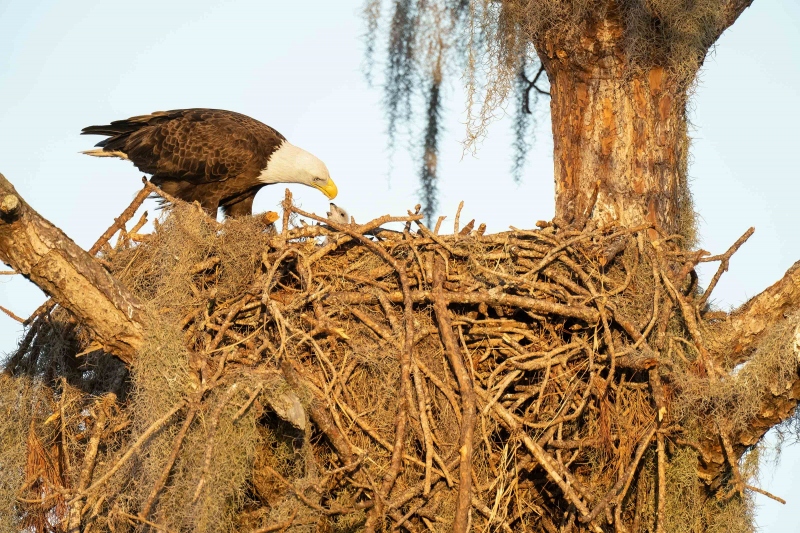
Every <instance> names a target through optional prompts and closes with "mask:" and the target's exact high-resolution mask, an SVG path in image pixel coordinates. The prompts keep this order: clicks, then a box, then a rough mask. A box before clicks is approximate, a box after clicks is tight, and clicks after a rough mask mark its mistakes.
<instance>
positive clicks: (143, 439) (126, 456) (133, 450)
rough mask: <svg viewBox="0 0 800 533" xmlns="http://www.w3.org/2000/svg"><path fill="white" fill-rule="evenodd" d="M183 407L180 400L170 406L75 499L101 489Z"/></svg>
mask: <svg viewBox="0 0 800 533" xmlns="http://www.w3.org/2000/svg"><path fill="white" fill-rule="evenodd" d="M184 406H186V400H180V401H179V402H178V403H176V404H175V405H174V406H172V409H170V410H169V411H167V413H166V414H164V415H163V416H162V417H161V418H159V419H158V420H156V421H155V422H153V423H152V424H150V427H148V428H147V429H146V430H145V432H144V433H142V434H141V435H140V436H139V438H138V439H136V441H135V442H134V443H133V444H132V445H131V446H130V447H129V448H128V450H127V451H126V452H125V453H124V454H123V455H122V457H120V458H119V459H118V460H117V462H116V463H115V464H114V466H112V467H111V468H110V469H109V471H108V472H106V473H105V474H104V475H103V476H102V477H101V478H100V479H98V480H97V481H95V482H94V483H92V486H90V487H89V488H87V489H86V490H83V491H81V492H80V493H79V495H78V496H77V497H78V498H79V497H83V496H85V495H87V494H91V493H92V492H94V491H96V490H97V489H99V488H100V487H102V486H103V485H104V484H105V482H106V481H108V480H109V479H110V478H111V476H113V475H114V474H116V473H117V471H118V470H119V469H120V468H122V465H124V464H125V462H126V461H127V460H128V459H130V458H131V456H133V454H134V453H136V451H137V450H138V449H139V447H140V446H141V445H142V444H144V443H145V442H147V441H148V439H150V437H151V436H152V435H153V433H155V432H156V431H158V430H159V429H161V428H162V427H163V426H164V424H166V423H167V422H169V420H170V419H171V418H172V417H173V416H174V415H175V413H177V412H178V411H180V410H181V409H183V408H184Z"/></svg>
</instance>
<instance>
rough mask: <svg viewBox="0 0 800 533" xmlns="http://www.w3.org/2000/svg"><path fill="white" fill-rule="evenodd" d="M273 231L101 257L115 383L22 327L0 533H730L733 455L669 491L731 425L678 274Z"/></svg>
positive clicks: (665, 242) (403, 240)
mask: <svg viewBox="0 0 800 533" xmlns="http://www.w3.org/2000/svg"><path fill="white" fill-rule="evenodd" d="M284 208H285V212H284V217H283V221H282V222H283V227H282V230H281V231H277V230H276V229H275V227H274V225H273V224H270V223H269V222H270V220H265V218H264V217H263V216H260V217H259V216H257V217H252V218H244V219H236V220H227V221H226V222H225V223H224V224H218V223H217V222H215V221H213V220H211V219H209V218H208V217H207V216H205V215H204V214H203V213H202V212H201V211H200V210H199V209H197V208H196V207H195V206H189V205H184V204H180V205H177V206H176V207H174V208H173V209H171V211H170V213H169V214H168V215H166V216H165V217H162V222H161V223H157V224H156V227H155V230H154V231H153V233H152V234H149V235H139V234H138V233H137V231H138V230H139V228H141V224H139V225H137V227H136V228H134V230H133V231H132V232H131V233H125V232H124V230H123V234H122V236H121V237H120V238H119V239H118V242H117V246H116V248H114V249H112V248H111V247H109V246H106V247H105V250H104V251H103V252H102V253H101V261H103V262H104V264H105V265H107V268H108V269H109V270H110V271H111V272H112V273H113V274H114V275H115V276H116V277H117V278H118V279H119V280H120V281H121V282H123V283H124V284H126V285H127V286H128V287H129V288H130V289H131V290H133V291H134V292H135V294H136V295H137V296H138V297H139V298H140V299H141V300H142V301H143V302H144V305H145V307H146V309H147V310H148V316H149V323H148V324H147V339H146V343H145V347H144V348H143V349H142V351H141V353H139V354H138V356H137V358H136V359H135V362H134V364H133V366H132V367H131V368H126V367H125V366H123V365H122V363H120V362H119V361H118V360H116V359H114V358H112V357H110V356H108V355H106V354H103V353H100V352H98V351H92V350H93V349H94V348H93V347H92V345H91V341H90V335H89V333H88V332H87V331H85V330H84V328H82V327H81V325H80V324H78V323H76V322H75V320H74V318H72V317H71V316H70V315H69V313H67V312H66V311H64V310H62V309H60V308H58V307H56V308H55V309H51V308H50V307H47V308H46V309H45V310H44V311H43V312H40V313H39V314H37V315H36V316H35V318H34V319H33V321H32V323H31V325H30V327H29V329H28V331H27V334H26V336H25V338H24V339H23V341H22V344H21V346H20V348H19V350H18V351H17V352H16V353H15V354H12V356H11V357H10V359H9V360H8V361H7V363H6V373H5V374H3V377H1V378H0V380H2V386H0V390H1V391H2V392H0V412H2V413H3V415H4V418H5V419H6V420H9V423H8V424H5V425H4V426H2V427H0V442H2V443H3V449H2V455H0V499H1V500H2V501H0V508H2V509H0V520H2V523H0V530H2V531H18V530H20V529H25V530H26V531H65V530H67V528H72V529H69V530H70V531H72V530H75V531H77V530H78V528H79V529H80V530H82V531H105V530H111V531H119V532H122V531H133V530H139V529H148V528H150V529H152V530H154V531H262V532H265V531H317V530H319V531H360V530H372V531H374V530H383V529H387V530H388V529H390V528H394V529H400V530H408V531H425V530H433V531H450V530H452V528H453V524H456V525H457V526H458V527H460V528H461V530H466V529H467V528H471V530H473V531H489V530H491V531H495V530H503V531H548V532H551V533H555V532H556V531H612V530H615V531H634V532H639V531H655V528H656V524H657V522H658V523H659V524H660V525H659V528H660V529H661V530H662V531H712V530H715V528H717V529H716V530H720V531H722V530H724V531H750V530H751V528H752V526H751V520H750V504H749V499H748V498H747V497H746V493H745V492H744V491H743V489H744V488H745V482H746V479H747V476H748V471H747V469H746V468H739V467H738V466H737V458H738V455H739V454H740V453H741V450H737V451H736V452H737V454H736V455H735V456H734V455H733V451H732V450H729V448H730V446H726V449H728V450H729V451H731V456H730V457H728V458H727V461H729V462H730V467H729V468H727V469H724V470H725V474H724V475H723V476H721V477H720V476H717V477H715V478H714V479H708V480H707V482H708V483H707V484H704V483H702V482H701V481H700V480H699V478H698V476H697V470H698V467H700V466H702V465H703V464H704V463H703V461H717V462H719V461H726V458H722V459H719V458H710V459H709V458H707V457H703V456H702V454H701V453H699V450H700V449H701V447H700V445H699V444H698V443H699V442H700V441H701V439H702V438H703V437H704V436H707V435H709V434H711V433H713V434H714V435H719V436H720V437H721V438H722V441H723V442H726V439H725V435H727V434H728V432H731V431H734V430H735V428H736V427H737V425H739V424H744V423H747V422H748V420H749V418H750V417H752V416H753V412H754V409H756V407H754V406H753V403H754V402H753V401H750V400H748V398H750V396H748V393H747V390H749V389H747V390H745V389H743V388H742V387H738V388H737V386H736V384H735V383H731V382H730V380H727V381H726V380H724V379H722V377H721V376H723V374H724V373H725V372H727V371H728V370H729V369H728V368H725V364H724V361H723V362H722V363H720V360H719V358H718V357H717V358H712V357H711V355H710V354H709V353H708V350H707V349H706V347H705V344H704V342H703V337H702V335H710V334H712V333H713V328H714V327H715V326H714V324H713V321H709V320H708V318H709V317H710V316H711V315H713V313H712V314H708V315H707V316H706V315H703V313H705V311H707V310H708V309H707V306H706V304H705V303H706V298H707V297H704V296H703V295H701V292H700V291H699V290H698V289H697V287H696V280H697V278H696V276H695V275H694V266H695V265H696V264H697V263H698V262H699V261H700V260H701V258H702V257H703V255H702V254H701V253H696V252H687V251H685V250H683V249H682V248H681V247H680V246H679V243H676V241H675V239H673V238H670V237H669V236H663V235H659V234H658V233H657V232H656V231H655V230H654V229H653V228H648V227H640V228H617V227H612V228H594V227H592V226H591V225H589V226H588V227H586V228H584V229H581V230H570V229H563V228H557V227H554V226H552V225H550V224H544V223H542V224H540V226H541V227H540V229H538V230H530V231H529V230H511V231H507V232H504V233H499V234H493V235H484V234H483V230H482V229H481V228H478V229H477V230H473V226H472V224H469V225H468V226H467V227H465V228H464V229H462V230H460V231H459V226H458V221H456V232H455V233H454V234H452V235H441V234H439V231H438V228H437V229H436V230H429V229H427V228H426V227H425V226H424V225H422V223H421V222H420V218H421V217H420V216H419V215H418V214H409V216H406V217H395V218H390V217H383V218H381V219H378V220H375V221H372V222H370V223H367V224H363V225H358V224H355V223H353V224H346V225H341V224H336V223H333V222H328V221H325V220H323V219H320V218H318V217H315V216H313V215H310V214H308V213H303V212H302V211H300V210H299V209H297V208H295V207H293V206H292V205H291V201H290V199H289V198H287V202H285V203H284ZM315 221H316V222H315ZM389 222H395V223H398V222H399V223H400V225H398V226H397V228H398V229H397V230H388V229H385V228H383V227H382V226H383V225H385V224H387V223H389ZM309 223H310V224H309ZM728 257H729V255H728ZM701 315H702V316H704V319H701ZM715 359H716V361H717V362H712V361H714V360H715ZM776 365H779V363H777V362H776V363H775V364H774V365H773V367H772V370H775V367H776ZM774 375H775V374H771V376H772V377H771V378H766V379H774ZM752 382H753V380H752V379H750V381H749V383H751V384H752ZM751 395H752V394H751ZM11 413H13V415H12V414H11ZM709 424H710V425H711V426H713V427H709ZM20 435H27V439H26V440H25V439H22V438H21V437H20ZM720 528H721V529H720Z"/></svg>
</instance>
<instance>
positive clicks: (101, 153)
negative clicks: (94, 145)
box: [81, 148, 128, 159]
mask: <svg viewBox="0 0 800 533" xmlns="http://www.w3.org/2000/svg"><path fill="white" fill-rule="evenodd" d="M81 153H82V154H86V155H90V156H92V157H119V158H120V159H128V155H127V154H126V153H125V152H120V151H118V150H109V151H106V150H103V149H102V148H100V149H95V150H84V151H83V152H81Z"/></svg>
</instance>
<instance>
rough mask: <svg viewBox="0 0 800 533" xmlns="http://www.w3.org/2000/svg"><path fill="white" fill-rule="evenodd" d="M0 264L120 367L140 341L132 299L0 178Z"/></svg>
mask: <svg viewBox="0 0 800 533" xmlns="http://www.w3.org/2000/svg"><path fill="white" fill-rule="evenodd" d="M0 260H1V261H3V262H4V263H6V264H7V265H9V266H11V268H13V269H14V270H15V271H17V272H18V273H20V274H22V275H23V276H25V277H26V278H28V279H29V280H30V281H32V282H33V283H35V284H36V285H37V286H38V287H39V288H40V289H42V290H43V291H44V292H45V293H46V294H47V295H48V296H50V297H51V298H53V300H54V301H55V302H56V303H57V304H59V305H61V306H63V307H64V308H65V309H68V310H69V311H71V312H72V313H73V314H74V315H75V317H76V318H77V319H78V321H79V322H80V323H81V324H82V325H85V326H86V327H87V328H88V329H89V330H90V331H92V332H93V333H94V335H95V337H94V340H95V342H97V345H98V348H102V349H103V350H104V351H106V352H108V353H112V354H114V355H116V356H117V357H119V358H120V359H122V360H123V361H124V362H126V363H130V362H131V361H132V360H133V357H134V355H135V354H136V351H137V350H138V348H139V346H141V343H142V339H143V331H144V327H143V322H144V319H143V314H142V310H141V308H140V305H139V302H138V300H137V299H136V298H135V297H134V296H133V295H132V294H131V293H130V292H129V291H128V289H126V288H125V287H124V286H122V285H120V284H119V283H118V282H117V280H115V279H114V278H113V277H112V276H111V275H110V274H109V273H108V272H106V270H105V269H104V268H103V267H102V266H101V265H100V263H98V262H97V261H95V260H94V258H92V256H90V255H89V254H88V253H86V252H85V251H84V250H83V249H81V247H80V246H78V245H77V244H75V242H73V241H72V239H70V238H69V237H67V236H66V235H65V234H64V232H63V231H61V230H60V229H58V228H57V227H55V226H54V225H53V224H51V223H50V222H48V221H47V220H45V219H44V218H43V217H42V216H41V215H39V214H38V213H37V212H36V211H35V210H33V209H32V208H31V207H30V206H29V205H28V204H27V203H26V202H25V200H23V199H22V197H21V196H20V195H19V194H18V193H17V191H16V190H15V189H14V187H13V186H12V185H11V183H9V182H8V180H6V178H5V177H4V176H3V175H2V174H0Z"/></svg>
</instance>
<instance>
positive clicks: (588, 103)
mask: <svg viewBox="0 0 800 533" xmlns="http://www.w3.org/2000/svg"><path fill="white" fill-rule="evenodd" d="M536 49H537V51H538V53H539V57H540V58H541V61H542V64H543V65H544V67H545V70H546V71H547V74H548V76H549V78H550V85H551V90H550V92H551V95H552V98H551V104H550V106H551V114H552V123H553V137H554V152H555V153H554V157H553V159H554V166H555V184H556V221H557V222H561V223H562V224H566V225H580V224H582V223H583V222H585V221H586V220H587V219H589V218H593V219H595V220H598V221H599V222H600V223H601V224H604V223H609V222H612V221H615V222H617V223H620V224H623V225H628V226H631V225H637V224H640V223H643V222H652V223H654V224H657V225H658V226H660V227H661V228H663V230H664V231H666V232H668V233H670V234H672V233H681V234H684V235H685V236H687V237H689V238H690V240H691V237H692V220H693V215H694V213H693V210H692V206H691V200H690V197H689V193H688V192H687V191H688V189H687V187H686V161H687V145H688V143H687V134H686V112H685V111H686V89H687V87H688V82H689V81H691V80H688V79H677V78H675V77H674V76H672V75H670V74H668V73H667V71H666V70H665V69H663V68H661V67H653V68H650V69H640V68H635V67H633V66H630V62H629V61H627V60H626V57H625V52H624V47H623V29H622V25H621V24H620V23H619V21H616V20H613V19H606V20H599V21H594V22H588V23H587V24H586V27H585V28H584V31H583V32H582V34H581V35H580V38H574V39H568V38H564V37H562V36H561V35H554V34H545V36H544V37H543V39H542V40H541V42H540V43H538V44H537V46H536Z"/></svg>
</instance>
